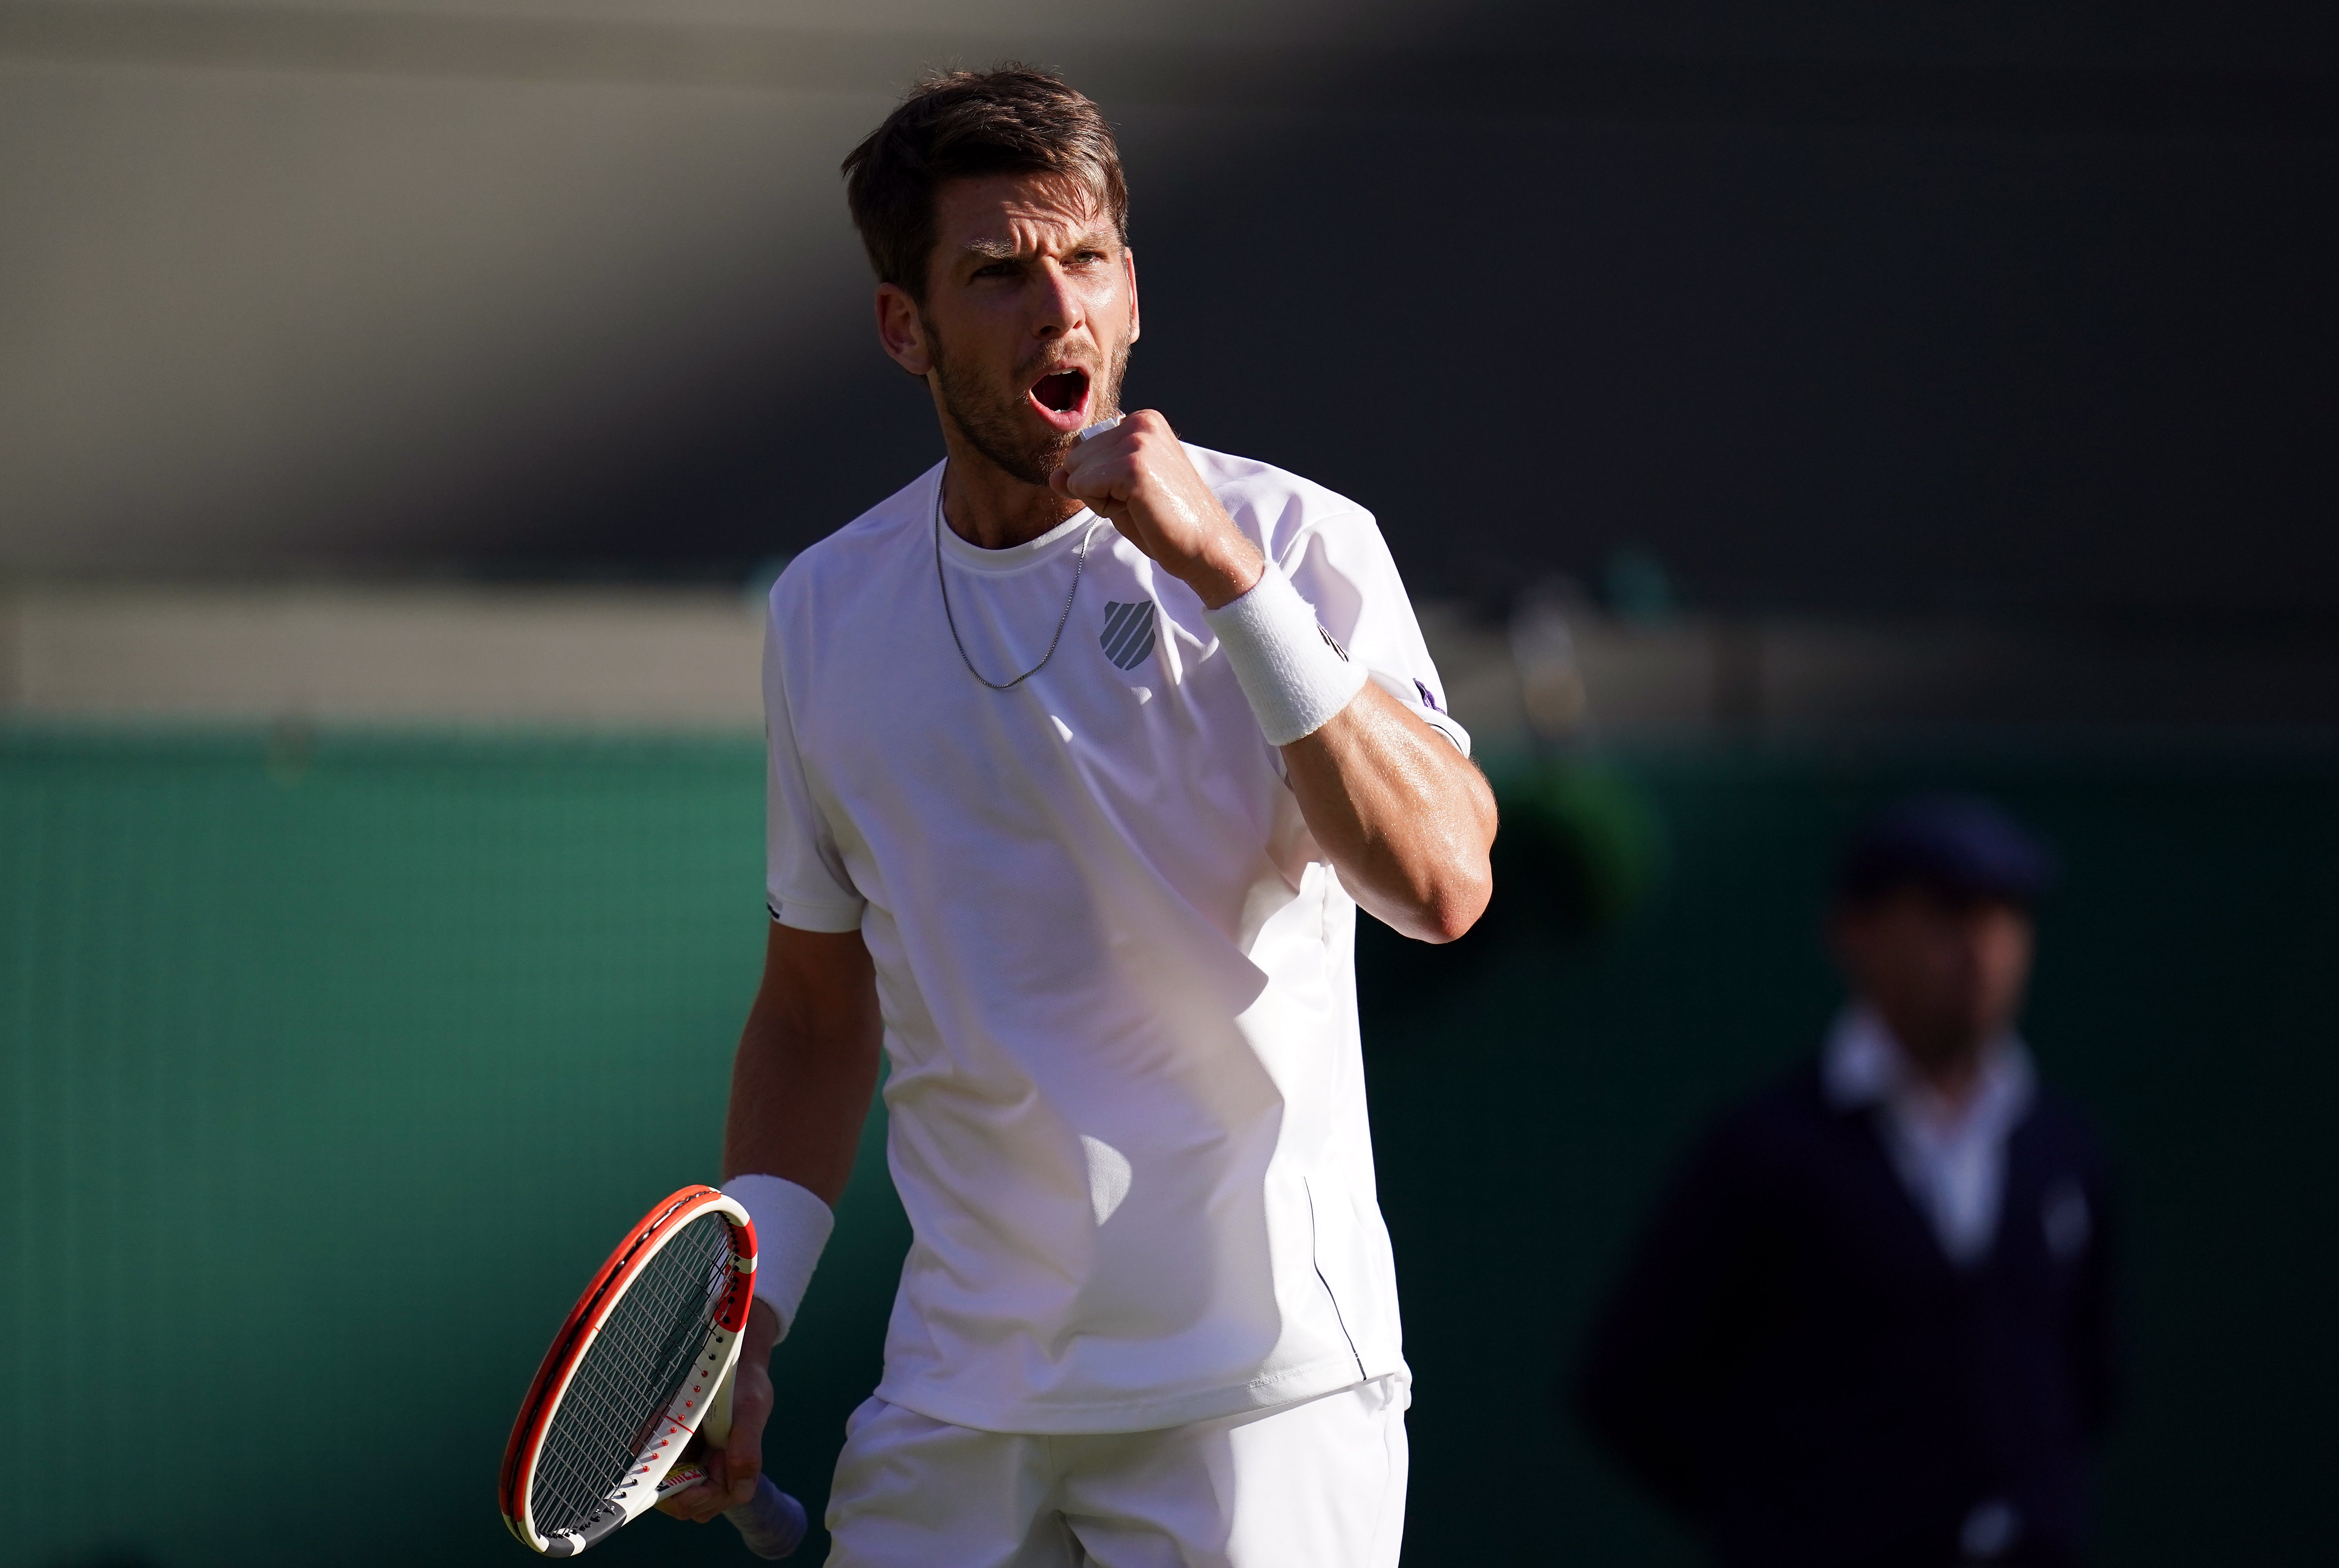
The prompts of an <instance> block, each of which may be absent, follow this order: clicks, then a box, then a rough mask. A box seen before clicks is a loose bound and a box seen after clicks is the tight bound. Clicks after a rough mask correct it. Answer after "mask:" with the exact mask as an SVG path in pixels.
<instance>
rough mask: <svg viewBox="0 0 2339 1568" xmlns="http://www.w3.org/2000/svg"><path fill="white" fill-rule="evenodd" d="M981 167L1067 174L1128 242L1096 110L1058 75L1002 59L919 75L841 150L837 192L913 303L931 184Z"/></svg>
mask: <svg viewBox="0 0 2339 1568" xmlns="http://www.w3.org/2000/svg"><path fill="white" fill-rule="evenodd" d="M987 174H1054V175H1059V176H1061V177H1062V178H1064V179H1067V180H1071V181H1074V182H1078V183H1080V184H1081V185H1083V186H1086V187H1087V188H1088V190H1089V192H1091V194H1092V195H1094V196H1095V198H1096V201H1097V204H1098V206H1099V207H1100V208H1101V209H1102V210H1103V211H1104V212H1106V213H1107V214H1109V215H1110V217H1111V219H1112V226H1113V230H1114V232H1116V233H1118V234H1119V235H1120V239H1121V242H1122V243H1123V244H1126V243H1128V241H1129V185H1128V183H1127V182H1125V181H1124V180H1123V179H1122V178H1121V173H1120V148H1119V147H1118V146H1116V145H1115V144H1114V143H1113V139H1112V128H1111V127H1110V126H1109V125H1107V124H1106V123H1105V122H1104V115H1103V114H1102V113H1099V111H1098V109H1097V106H1096V105H1095V104H1091V103H1090V102H1089V101H1088V100H1087V99H1086V98H1084V97H1082V96H1081V94H1079V93H1077V92H1075V91H1073V90H1072V88H1071V87H1070V86H1069V85H1067V84H1065V82H1064V80H1063V79H1062V78H1061V77H1060V76H1055V75H1051V74H1049V73H1048V72H1045V71H1037V70H1033V69H1032V68H1031V67H1030V66H1028V65H1019V64H1014V63H1012V62H1010V63H1008V64H1002V65H1000V66H997V67H996V68H994V69H992V70H989V71H951V72H947V73H943V74H937V75H933V76H929V77H927V78H925V79H924V80H923V81H922V82H920V83H919V84H917V85H916V86H915V87H913V88H912V89H911V90H910V94H909V96H908V97H906V98H904V99H903V100H902V104H901V106H900V107H899V108H897V109H895V110H894V111H893V113H891V114H888V115H886V116H885V123H883V124H882V125H880V126H878V127H877V129H875V130H874V131H872V132H870V133H869V134H868V136H867V137H866V138H864V140H863V142H862V143H861V145H859V146H858V147H855V148H854V149H853V151H852V153H850V154H848V155H847V156H846V158H845V160H844V180H845V185H844V193H845V200H846V201H847V202H849V203H850V204H851V206H852V208H853V226H854V228H856V229H858V230H860V231H861V243H862V246H863V248H864V249H865V250H867V251H868V252H869V264H870V266H872V267H873V268H874V269H875V270H876V272H877V277H878V279H879V281H883V282H887V283H893V284H894V285H896V286H898V287H900V288H902V289H903V290H905V291H908V293H909V295H910V298H912V299H913V300H916V301H919V302H921V303H923V302H924V300H925V297H926V267H927V263H928V262H929V261H930V260H931V259H932V257H933V249H934V192H936V191H937V190H939V189H940V188H941V187H942V185H943V182H946V181H950V180H963V179H972V178H980V177H982V176H983V175H987Z"/></svg>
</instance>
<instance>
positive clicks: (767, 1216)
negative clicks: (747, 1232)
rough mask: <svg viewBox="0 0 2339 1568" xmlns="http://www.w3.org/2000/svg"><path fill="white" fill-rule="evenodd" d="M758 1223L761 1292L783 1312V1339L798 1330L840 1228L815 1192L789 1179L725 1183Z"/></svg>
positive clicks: (757, 1276) (758, 1292)
mask: <svg viewBox="0 0 2339 1568" xmlns="http://www.w3.org/2000/svg"><path fill="white" fill-rule="evenodd" d="M723 1192H724V1195H725V1197H728V1198H736V1199H738V1200H739V1207H740V1208H744V1209H745V1210H746V1211H747V1218H750V1219H752V1220H754V1221H755V1294H756V1296H757V1297H761V1298H762V1299H763V1300H764V1301H765V1302H766V1303H767V1304H768V1305H769V1306H770V1307H771V1308H772V1310H773V1311H774V1312H775V1313H777V1314H779V1318H780V1337H781V1338H783V1339H785V1338H786V1337H787V1334H788V1330H789V1329H791V1328H793V1327H794V1326H795V1322H796V1308H797V1307H799V1306H801V1305H803V1303H804V1287H806V1286H808V1285H810V1284H811V1283H812V1270H813V1266H814V1264H816V1263H818V1262H819V1261H820V1254H821V1249H822V1248H823V1247H826V1246H827V1245H828V1233H829V1232H830V1231H832V1230H834V1228H836V1216H835V1215H834V1214H832V1213H831V1212H830V1211H829V1207H828V1205H827V1204H825V1203H823V1202H822V1201H821V1200H820V1198H819V1197H818V1196H817V1195H816V1194H814V1192H813V1191H812V1190H811V1189H810V1188H804V1187H799V1186H797V1185H796V1184H795V1183H794V1182H793V1181H790V1180H788V1179H787V1178H785V1177H778V1176H735V1177H733V1178H731V1179H730V1180H728V1181H726V1182H725V1183H724V1184H723Z"/></svg>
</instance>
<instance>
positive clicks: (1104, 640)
mask: <svg viewBox="0 0 2339 1568" xmlns="http://www.w3.org/2000/svg"><path fill="white" fill-rule="evenodd" d="M1097 645H1098V646H1100V647H1101V648H1103V649H1104V656H1105V657H1107V658H1109V659H1110V660H1111V661H1112V662H1113V663H1114V664H1116V665H1118V666H1120V667H1121V668H1122V669H1125V670H1133V669H1135V668H1136V667H1137V666H1140V665H1141V664H1143V663H1144V662H1145V657H1146V656H1147V655H1148V654H1150V653H1151V652H1152V651H1153V601H1152V600H1151V599H1140V600H1139V601H1138V602H1137V603H1135V604H1133V605H1124V604H1121V603H1120V602H1119V601H1118V600H1114V599H1108V600H1106V601H1105V606H1104V630H1103V631H1101V632H1100V633H1099V634H1098V635H1097Z"/></svg>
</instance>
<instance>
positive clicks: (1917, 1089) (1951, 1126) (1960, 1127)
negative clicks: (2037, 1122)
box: [1820, 1001, 2038, 1139]
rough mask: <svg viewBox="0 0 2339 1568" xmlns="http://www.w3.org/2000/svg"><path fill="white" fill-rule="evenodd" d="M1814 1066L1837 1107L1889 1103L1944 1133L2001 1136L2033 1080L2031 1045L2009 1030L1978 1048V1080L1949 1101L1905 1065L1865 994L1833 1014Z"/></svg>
mask: <svg viewBox="0 0 2339 1568" xmlns="http://www.w3.org/2000/svg"><path fill="white" fill-rule="evenodd" d="M1820 1071H1821V1080H1822V1081H1823V1082H1824V1084H1825V1086H1826V1090H1827V1097H1828V1100H1829V1102H1830V1103H1831V1104H1832V1105H1834V1106H1835V1107H1836V1109H1839V1110H1850V1109H1856V1108H1858V1107H1860V1106H1863V1105H1884V1106H1888V1107H1890V1109H1892V1110H1893V1111H1894V1112H1895V1113H1896V1114H1897V1115H1899V1116H1900V1117H1901V1118H1902V1119H1906V1120H1907V1121H1909V1122H1910V1123H1911V1124H1913V1126H1915V1127H1917V1128H1921V1129H1925V1130H1927V1131H1929V1132H1931V1133H1932V1134H1933V1135H1934V1136H1936V1137H1940V1138H1949V1139H1954V1138H1958V1137H1961V1136H1965V1135H1969V1134H1978V1133H1981V1132H1983V1131H1984V1130H1985V1129H1988V1131H1989V1135H1990V1136H1992V1137H1998V1138H2002V1137H2004V1136H2005V1135H2006V1134H2007V1133H2008V1132H2009V1131H2011V1130H2012V1129H2013V1128H2014V1125H2015V1123H2017V1122H2018V1121H2020V1120H2021V1119H2022V1116H2023V1113H2024V1112H2025V1111H2027V1110H2028V1109H2030V1100H2031V1096H2032V1094H2033V1092H2034V1091H2035V1090H2036V1088H2037V1084H2038V1075H2037V1072H2036V1070H2034V1069H2033V1068H2032V1066H2031V1062H2030V1051H2029V1048H2028V1047H2027V1046H2025V1045H2024V1044H2023V1043H2022V1037H2021V1036H2020V1035H2018V1034H2016V1033H2015V1032H2014V1031H2011V1030H2008V1031H2007V1032H2005V1033H2003V1034H2001V1035H1999V1037H1998V1038H1997V1039H1995V1040H1991V1041H1990V1042H1989V1044H1988V1045H1985V1046H1984V1047H1982V1053H1981V1072H1980V1078H1979V1081H1978V1082H1977V1083H1976V1084H1975V1085H1974V1088H1973V1091H1972V1092H1971V1093H1970V1094H1969V1095H1967V1096H1966V1098H1965V1100H1964V1103H1962V1104H1960V1105H1958V1106H1956V1107H1954V1108H1953V1107H1952V1106H1951V1105H1950V1104H1949V1101H1948V1100H1946V1099H1945V1098H1943V1096H1942V1095H1941V1093H1940V1091H1939V1090H1936V1089H1935V1088H1933V1086H1932V1085H1931V1084H1929V1083H1928V1082H1926V1081H1925V1079H1924V1076H1923V1075H1922V1074H1921V1073H1920V1072H1918V1071H1917V1070H1916V1069H1915V1068H1914V1067H1912V1066H1911V1065H1910V1061H1909V1057H1908V1053H1907V1052H1906V1051H1904V1050H1901V1048H1900V1041H1899V1040H1895V1039H1894V1038H1893V1037H1892V1031H1891V1030H1890V1028H1889V1027H1888V1026H1887V1025H1886V1024H1885V1021H1884V1020H1883V1018H1882V1017H1881V1016H1880V1015H1879V1014H1878V1013H1877V1011H1876V1010H1875V1009H1874V1008H1872V1007H1870V1006H1869V1005H1868V1004H1867V1003H1866V1002H1863V1001H1855V1002H1853V1003H1851V1004H1850V1005H1849V1006H1847V1007H1846V1008H1845V1009H1844V1010H1843V1011H1842V1012H1841V1013H1839V1014H1838V1015H1837V1016H1836V1021H1835V1027H1834V1028H1833V1029H1832V1030H1831V1031H1829V1034H1828V1042H1827V1050H1826V1052H1825V1054H1824V1055H1823V1057H1822V1058H1821V1066H1820Z"/></svg>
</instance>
